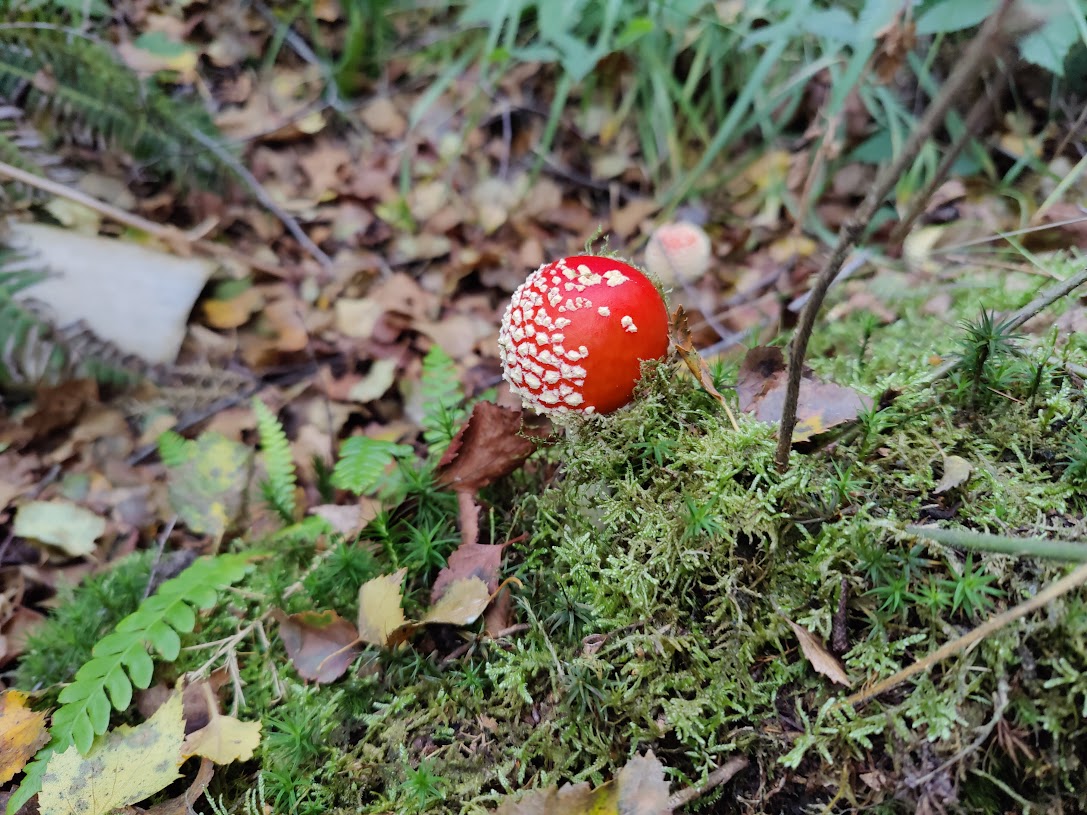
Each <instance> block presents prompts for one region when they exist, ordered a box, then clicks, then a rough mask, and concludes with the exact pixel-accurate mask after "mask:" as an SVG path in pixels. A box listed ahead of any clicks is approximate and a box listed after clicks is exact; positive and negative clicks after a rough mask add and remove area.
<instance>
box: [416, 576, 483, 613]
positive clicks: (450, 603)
mask: <svg viewBox="0 0 1087 815" xmlns="http://www.w3.org/2000/svg"><path fill="white" fill-rule="evenodd" d="M490 601H491V592H490V590H488V588H487V584H486V583H484V582H483V581H482V580H480V579H479V578H478V577H469V578H467V579H465V580H455V581H453V582H452V583H450V584H449V586H448V588H446V590H445V593H444V594H443V595H442V598H441V599H440V600H439V601H438V602H437V603H435V604H434V605H433V606H431V608H430V610H429V611H427V613H426V614H425V615H423V619H421V620H420V621H419V622H421V623H445V624H448V625H471V624H472V623H474V622H475V621H476V620H478V619H479V615H480V614H482V613H483V610H484V609H485V608H487V604H488V603H489V602H490Z"/></svg>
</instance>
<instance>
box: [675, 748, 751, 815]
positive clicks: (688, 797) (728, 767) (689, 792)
mask: <svg viewBox="0 0 1087 815" xmlns="http://www.w3.org/2000/svg"><path fill="white" fill-rule="evenodd" d="M750 763H751V762H750V761H748V760H747V759H746V758H744V757H743V756H737V757H736V758H732V759H729V760H728V761H726V762H725V763H724V764H722V765H721V766H720V767H718V768H717V769H716V770H714V771H713V772H712V773H710V774H709V775H708V776H707V777H706V780H705V782H703V783H702V784H699V785H698V786H697V787H688V788H687V789H685V790H680V791H679V792H677V793H676V794H675V795H673V796H671V797H670V798H669V799H668V809H670V810H672V809H679V808H680V807H682V806H686V805H687V804H689V803H691V802H692V801H697V800H698V799H699V798H701V797H702V796H703V795H705V794H706V793H707V792H710V791H711V790H714V789H716V788H717V787H719V786H721V785H722V784H727V783H728V782H729V781H731V780H732V778H733V776H735V775H736V774H737V773H738V772H740V771H741V770H743V769H745V768H746V767H747V765H748V764H750Z"/></svg>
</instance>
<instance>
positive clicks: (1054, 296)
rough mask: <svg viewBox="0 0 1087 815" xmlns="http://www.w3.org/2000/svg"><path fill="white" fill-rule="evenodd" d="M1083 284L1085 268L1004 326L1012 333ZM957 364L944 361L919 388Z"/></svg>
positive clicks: (1043, 294) (937, 378)
mask: <svg viewBox="0 0 1087 815" xmlns="http://www.w3.org/2000/svg"><path fill="white" fill-rule="evenodd" d="M1084 283H1087V268H1083V269H1081V270H1080V271H1079V273H1078V274H1074V275H1072V276H1071V277H1070V278H1068V279H1067V280H1062V281H1061V282H1059V283H1057V284H1055V285H1053V286H1050V287H1049V288H1048V289H1046V290H1045V291H1043V292H1041V293H1040V294H1039V295H1038V296H1037V297H1035V298H1034V299H1033V300H1031V301H1030V302H1029V303H1027V304H1026V305H1025V306H1023V307H1022V308H1021V309H1019V310H1018V311H1013V312H1012V313H1011V314H1010V315H1008V317H1007V319H1006V320H1004V324H1005V325H1006V326H1007V328H1008V330H1009V331H1014V330H1015V329H1017V328H1019V327H1020V326H1022V325H1023V323H1025V322H1026V321H1027V320H1029V319H1030V318H1031V317H1034V316H1035V315H1037V314H1041V313H1042V311H1044V310H1045V309H1047V308H1049V306H1051V305H1053V304H1054V303H1055V302H1057V301H1058V300H1060V299H1061V298H1062V297H1064V296H1065V295H1067V294H1070V293H1071V292H1073V291H1075V290H1076V289H1078V288H1079V287H1080V286H1082V285H1083V284H1084ZM958 364H959V360H958V359H956V358H954V357H952V358H951V359H948V360H946V361H944V362H943V363H942V364H941V365H940V366H939V367H938V368H935V369H934V370H933V371H932V373H930V374H929V375H928V376H926V377H925V378H924V379H922V380H921V382H920V384H921V386H923V387H927V386H929V385H932V384H933V383H934V382H938V381H939V380H941V379H943V378H944V377H945V376H947V375H948V374H949V373H951V372H952V371H953V370H955V367H956V366H957V365H958Z"/></svg>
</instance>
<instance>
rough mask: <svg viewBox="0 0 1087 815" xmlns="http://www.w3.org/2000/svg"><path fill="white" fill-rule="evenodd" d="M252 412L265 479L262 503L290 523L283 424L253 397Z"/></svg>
mask: <svg viewBox="0 0 1087 815" xmlns="http://www.w3.org/2000/svg"><path fill="white" fill-rule="evenodd" d="M253 413H255V414H256V416H257V432H258V433H259V434H260V449H261V452H262V453H263V454H264V468H265V470H267V473H268V477H267V478H266V479H264V480H263V481H262V482H261V484H260V489H261V492H262V493H263V494H264V500H265V501H267V502H268V505H269V506H270V507H271V508H272V509H274V510H275V511H276V512H277V513H279V516H280V517H281V518H282V519H283V520H284V521H286V522H287V523H293V522H294V513H295V509H296V506H295V500H294V490H295V485H296V483H297V482H296V479H295V472H294V459H293V458H292V457H291V445H290V443H289V442H288V441H287V434H286V433H284V432H283V425H281V424H280V423H279V419H277V418H276V416H275V414H274V413H272V411H271V410H269V409H268V406H267V405H265V404H264V402H262V401H261V400H260V399H258V398H256V397H253Z"/></svg>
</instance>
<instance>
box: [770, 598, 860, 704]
mask: <svg viewBox="0 0 1087 815" xmlns="http://www.w3.org/2000/svg"><path fill="white" fill-rule="evenodd" d="M781 617H782V619H783V620H785V622H787V623H788V624H789V628H791V629H793V633H794V634H796V638H797V639H798V640H800V650H801V651H803V652H804V656H805V657H807V659H808V662H810V663H811V666H812V667H813V668H815V670H816V671H817V672H819V673H821V674H822V675H823V676H825V677H826V678H827V679H829V680H830V681H832V682H837V683H838V684H839V685H845V686H846V687H847V688H851V687H853V680H851V679H850V678H849V675H848V674H847V673H846V672H845V669H844V668H843V667H842V663H840V662H839V661H838V659H837V658H836V657H835V656H834V655H833V654H831V653H830V651H828V650H827V649H826V648H824V647H823V644H822V643H821V642H819V640H818V639H817V638H816V637H815V635H814V634H812V633H811V632H810V631H808V629H806V628H804V627H803V626H801V625H797V624H796V623H794V622H793V621H792V620H790V619H789V618H788V617H786V616H785V615H784V614H782V615H781Z"/></svg>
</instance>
